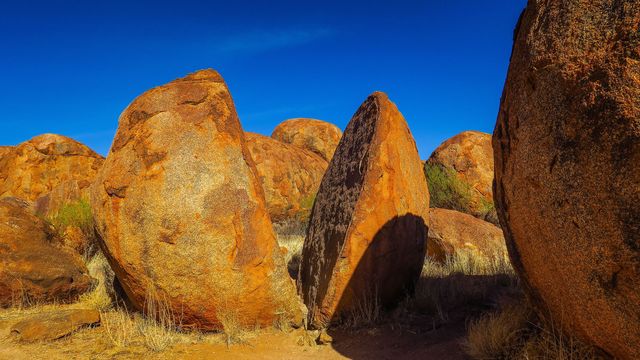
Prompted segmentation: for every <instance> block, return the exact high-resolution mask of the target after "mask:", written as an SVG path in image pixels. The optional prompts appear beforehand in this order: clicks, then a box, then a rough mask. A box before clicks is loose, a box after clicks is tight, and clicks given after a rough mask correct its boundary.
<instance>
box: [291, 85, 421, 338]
mask: <svg viewBox="0 0 640 360" xmlns="http://www.w3.org/2000/svg"><path fill="white" fill-rule="evenodd" d="M428 199H429V190H428V188H427V183H426V179H425V176H424V174H423V172H422V166H421V161H420V158H419V156H418V151H417V149H416V144H415V142H414V140H413V138H412V136H411V132H410V131H409V128H408V126H407V123H406V122H405V120H404V118H403V117H402V114H400V112H399V111H398V109H397V108H396V106H395V105H394V104H393V103H392V102H391V101H389V99H388V98H387V96H386V95H385V94H383V93H379V92H377V93H374V94H373V95H371V96H370V97H369V98H368V99H367V100H366V101H365V102H364V104H362V106H361V107H360V109H358V111H357V112H356V114H355V115H354V116H353V118H352V119H351V122H350V123H349V125H348V126H347V129H346V131H345V134H344V138H343V140H342V141H341V143H340V146H339V147H338V149H337V150H336V153H335V156H334V158H333V160H332V161H331V164H330V165H329V169H328V170H327V173H326V174H325V177H324V179H323V180H322V184H321V185H320V190H319V192H318V195H317V198H316V202H315V205H314V207H313V211H312V214H311V219H310V224H309V229H308V232H307V238H306V240H305V243H304V249H303V252H302V262H301V266H300V274H299V277H298V282H299V284H298V285H299V286H298V289H299V292H300V293H301V295H302V297H303V300H304V302H305V304H306V305H307V307H308V308H309V320H310V323H311V324H313V325H315V326H317V327H322V326H324V325H326V324H327V323H329V322H330V321H332V320H334V319H337V318H339V317H341V316H349V313H350V311H352V310H353V309H354V308H356V307H357V306H359V305H362V304H363V303H365V302H369V304H370V303H371V301H374V299H375V297H377V298H378V301H379V304H382V305H384V306H387V305H392V304H394V303H395V301H397V300H399V299H400V298H401V297H402V296H405V295H406V293H407V291H409V292H410V291H412V289H413V287H414V285H415V281H416V280H417V279H418V277H419V275H420V272H421V270H422V265H423V262H424V257H425V252H426V240H427V230H428V229H427V224H428V221H429V202H428Z"/></svg>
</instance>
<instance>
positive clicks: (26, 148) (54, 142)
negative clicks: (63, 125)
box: [0, 134, 104, 201]
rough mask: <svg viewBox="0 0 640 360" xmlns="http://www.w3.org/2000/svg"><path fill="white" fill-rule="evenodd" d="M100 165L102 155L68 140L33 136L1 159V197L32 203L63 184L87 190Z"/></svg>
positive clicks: (53, 136)
mask: <svg viewBox="0 0 640 360" xmlns="http://www.w3.org/2000/svg"><path fill="white" fill-rule="evenodd" d="M103 162H104V158H103V157H102V156H100V155H98V154H96V153H95V152H93V151H92V150H91V149H89V148H88V147H86V146H84V145H82V144H81V143H79V142H77V141H75V140H73V139H70V138H68V137H64V136H60V135H53V134H45V135H40V136H36V137H34V138H33V139H31V140H29V141H27V142H24V143H22V144H20V145H18V146H17V147H15V148H12V149H11V151H7V152H6V154H4V155H2V156H0V197H5V196H15V197H19V198H21V199H25V200H29V201H35V200H36V199H38V198H39V197H40V196H42V195H45V194H46V193H48V192H50V191H51V190H53V188H55V187H56V186H57V185H59V184H61V183H63V182H66V181H77V183H78V185H79V187H80V189H86V188H88V187H89V185H90V184H91V182H92V181H93V179H94V178H95V176H96V174H97V172H98V170H100V167H101V166H102V163H103Z"/></svg>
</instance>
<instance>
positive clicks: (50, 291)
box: [0, 198, 93, 307]
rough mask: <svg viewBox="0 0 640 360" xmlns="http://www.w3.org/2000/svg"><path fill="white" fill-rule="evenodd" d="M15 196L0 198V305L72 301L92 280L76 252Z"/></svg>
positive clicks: (89, 286)
mask: <svg viewBox="0 0 640 360" xmlns="http://www.w3.org/2000/svg"><path fill="white" fill-rule="evenodd" d="M54 244H55V241H54V240H53V232H52V229H51V228H50V227H49V225H48V224H47V223H45V222H44V221H43V220H42V219H40V218H39V217H37V216H36V215H34V214H33V211H32V209H31V208H30V206H29V204H27V203H26V202H24V201H23V200H20V199H17V198H3V199H1V200H0V307H9V306H14V305H15V306H23V305H30V304H45V303H54V302H55V303H64V302H71V301H74V300H76V299H77V298H78V296H79V295H81V294H83V293H84V292H86V291H87V290H89V289H90V288H91V286H92V284H93V281H92V279H91V278H90V277H89V275H88V271H87V268H86V266H85V265H84V262H83V261H82V259H81V258H80V256H79V255H77V254H75V253H73V252H71V251H66V249H63V248H59V247H57V246H54Z"/></svg>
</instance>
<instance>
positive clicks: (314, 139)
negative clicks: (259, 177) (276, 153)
mask: <svg viewBox="0 0 640 360" xmlns="http://www.w3.org/2000/svg"><path fill="white" fill-rule="evenodd" d="M271 137H272V138H274V139H276V140H278V141H281V142H284V143H287V144H292V145H295V146H298V147H301V148H303V149H307V150H309V151H311V152H314V153H316V154H318V155H320V157H322V158H323V159H325V160H326V161H331V158H332V157H333V153H334V152H335V151H336V148H337V147H338V143H339V142H340V138H341V137H342V131H340V128H338V127H337V126H335V125H333V124H331V123H328V122H325V121H321V120H315V119H305V118H297V119H289V120H286V121H284V122H282V123H280V125H278V126H277V127H276V128H275V129H274V130H273V133H272V134H271Z"/></svg>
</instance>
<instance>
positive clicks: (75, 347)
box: [0, 319, 465, 360]
mask: <svg viewBox="0 0 640 360" xmlns="http://www.w3.org/2000/svg"><path fill="white" fill-rule="evenodd" d="M16 321H17V319H11V320H0V359H17V360H20V359H29V360H32V359H47V360H58V359H65V360H66V359H307V358H308V359H393V360H398V359H422V360H428V359H441V360H449V359H451V360H456V359H465V355H464V352H463V350H462V342H463V341H464V336H465V326H464V323H463V322H457V323H448V324H446V325H444V326H441V327H439V328H438V327H437V328H435V329H434V328H433V325H432V324H428V323H426V322H423V324H422V326H411V327H406V326H403V327H401V328H399V327H398V325H395V326H394V325H383V326H380V327H375V328H368V329H359V330H348V331H347V330H333V331H331V330H330V331H329V334H330V335H331V336H332V337H333V343H331V344H328V345H315V346H309V345H304V346H301V345H299V344H298V343H299V340H300V338H301V337H302V334H303V333H302V330H294V331H292V332H290V333H285V332H282V331H277V330H263V331H257V332H255V333H253V334H251V336H250V338H249V339H247V340H246V342H245V343H243V344H233V345H231V346H230V347H227V345H226V343H225V341H224V336H223V335H211V336H208V337H207V339H206V340H205V341H194V342H193V343H185V342H180V343H177V344H175V345H172V346H170V347H168V348H166V349H164V350H162V351H159V352H154V351H151V350H149V349H148V347H145V346H144V344H143V343H136V342H132V343H131V344H129V345H128V346H126V347H118V346H114V344H113V343H112V342H111V341H110V340H109V337H108V335H107V334H106V331H105V328H104V326H103V327H97V328H93V329H84V330H80V331H78V332H76V333H75V334H73V335H71V336H69V337H67V338H63V339H61V340H58V341H54V342H47V343H37V344H18V343H15V342H12V341H11V340H10V339H9V338H8V337H7V336H8V333H9V328H10V327H11V325H12V324H13V323H15V322H16Z"/></svg>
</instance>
